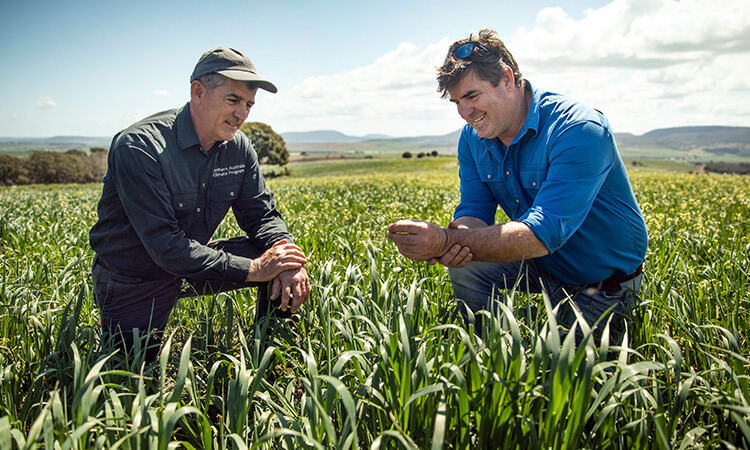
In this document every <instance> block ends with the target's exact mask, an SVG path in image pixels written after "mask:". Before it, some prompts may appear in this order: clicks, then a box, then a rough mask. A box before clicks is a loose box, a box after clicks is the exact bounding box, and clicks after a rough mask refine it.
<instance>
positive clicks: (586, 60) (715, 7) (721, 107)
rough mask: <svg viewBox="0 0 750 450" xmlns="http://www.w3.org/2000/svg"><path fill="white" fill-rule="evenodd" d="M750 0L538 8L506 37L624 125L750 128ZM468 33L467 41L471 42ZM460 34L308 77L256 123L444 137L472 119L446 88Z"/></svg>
mask: <svg viewBox="0 0 750 450" xmlns="http://www.w3.org/2000/svg"><path fill="white" fill-rule="evenodd" d="M746 2H747V0H713V1H705V0H681V1H675V0H614V1H612V2H611V3H610V4H608V5H606V6H604V7H601V8H599V9H589V10H587V11H586V12H585V14H584V17H583V18H582V19H580V20H575V19H573V18H571V17H570V16H569V15H568V14H567V13H566V11H565V10H564V9H563V8H559V7H557V8H547V9H543V10H541V11H540V12H539V13H538V14H537V18H536V23H535V25H534V27H533V28H532V29H527V28H521V29H519V30H518V31H517V32H516V33H515V34H513V35H512V37H511V38H510V39H508V40H507V42H506V44H507V45H508V48H509V49H510V50H511V52H512V53H513V55H514V56H515V58H516V60H517V61H518V62H519V65H520V68H521V72H522V73H523V74H524V76H525V77H527V78H528V79H529V80H530V81H531V82H532V83H534V84H535V85H537V86H539V87H542V88H546V89H550V90H553V91H556V92H561V93H564V94H568V95H570V96H572V97H575V98H578V99H580V100H583V101H585V102H587V103H589V104H591V105H592V106H594V107H596V108H598V109H600V110H602V111H603V112H604V113H605V114H606V115H607V116H608V118H609V119H610V122H611V123H612V125H613V127H614V129H615V131H616V132H626V131H627V132H634V133H643V132H646V131H649V130H652V129H654V128H661V127H671V126H686V125H743V126H748V125H750V112H748V108H747V104H748V100H750V77H748V76H747V73H749V72H750V50H748V49H750V8H748V7H747V5H746ZM461 37H462V36H459V37H457V38H461ZM451 42H452V39H447V38H445V39H443V40H441V41H440V42H437V43H435V44H433V45H430V46H428V47H426V48H422V49H420V48H417V47H416V46H414V45H413V44H410V43H402V44H401V45H399V46H398V47H397V48H396V49H395V50H393V51H392V52H390V53H387V54H385V55H383V56H381V57H380V58H378V59H376V60H375V61H374V62H373V63H372V64H370V65H367V66H364V67H360V68H357V69H354V70H350V71H347V72H341V73H336V74H331V75H325V76H320V77H314V78H308V79H306V80H304V81H303V82H301V83H300V84H299V85H297V86H295V87H293V88H291V89H287V90H284V91H282V92H279V94H277V95H276V96H273V97H271V98H265V99H263V100H261V102H259V103H258V105H257V106H256V107H255V108H254V110H253V113H252V114H251V118H250V120H260V121H264V122H267V123H269V124H271V125H272V126H273V127H274V128H276V129H277V130H279V131H282V132H283V131H299V130H313V129H336V130H339V131H342V132H344V133H347V134H354V135H364V134H368V133H385V134H391V135H394V136H400V135H419V134H444V133H448V132H451V131H454V130H456V129H458V128H459V127H461V126H462V125H463V122H462V121H461V119H460V118H459V117H458V115H457V114H456V111H455V108H454V107H452V106H451V105H450V104H448V103H447V102H446V101H445V100H442V99H441V98H440V96H439V94H438V93H437V92H436V82H435V68H436V67H437V66H439V65H440V64H441V63H442V59H443V57H444V56H445V52H446V50H447V48H448V46H449V45H450V43H451Z"/></svg>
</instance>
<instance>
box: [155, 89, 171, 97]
mask: <svg viewBox="0 0 750 450" xmlns="http://www.w3.org/2000/svg"><path fill="white" fill-rule="evenodd" d="M154 96H155V97H169V91H168V90H166V89H159V90H158V91H154Z"/></svg>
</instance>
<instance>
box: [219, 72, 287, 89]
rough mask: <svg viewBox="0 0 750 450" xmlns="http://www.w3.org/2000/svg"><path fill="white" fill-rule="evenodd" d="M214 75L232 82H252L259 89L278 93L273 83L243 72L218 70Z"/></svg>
mask: <svg viewBox="0 0 750 450" xmlns="http://www.w3.org/2000/svg"><path fill="white" fill-rule="evenodd" d="M216 73H218V74H221V75H224V76H225V77H227V78H231V79H233V80H237V81H252V82H253V83H256V84H257V85H258V87H259V88H261V89H263V90H266V91H268V92H272V93H274V94H275V93H276V92H278V89H276V86H274V84H273V83H271V82H270V81H268V80H264V79H263V78H261V77H259V76H258V75H256V74H254V73H252V72H247V71H245V70H231V69H229V70H219V71H217V72H216Z"/></svg>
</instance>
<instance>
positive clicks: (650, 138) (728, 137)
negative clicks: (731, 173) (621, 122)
mask: <svg viewBox="0 0 750 450" xmlns="http://www.w3.org/2000/svg"><path fill="white" fill-rule="evenodd" d="M615 140H616V141H617V145H618V146H619V147H622V148H625V147H635V148H649V147H661V148H668V149H673V150H681V151H696V150H701V151H704V152H708V153H712V154H715V155H723V154H732V155H737V156H744V157H750V127H720V126H703V127H676V128H660V129H657V130H653V131H649V132H648V133H645V134H643V135H641V136H636V135H633V134H629V133H616V134H615Z"/></svg>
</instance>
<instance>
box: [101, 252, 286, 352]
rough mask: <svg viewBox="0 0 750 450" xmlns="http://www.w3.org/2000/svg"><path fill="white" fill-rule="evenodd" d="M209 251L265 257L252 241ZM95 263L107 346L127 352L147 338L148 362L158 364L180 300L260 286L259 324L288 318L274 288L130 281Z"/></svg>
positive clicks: (191, 281) (174, 279)
mask: <svg viewBox="0 0 750 450" xmlns="http://www.w3.org/2000/svg"><path fill="white" fill-rule="evenodd" d="M208 246H209V247H212V248H215V249H217V250H223V251H225V252H227V253H231V254H234V255H238V256H244V257H247V258H253V259H254V258H257V257H259V256H260V255H261V254H262V253H263V252H262V250H258V249H257V248H256V247H255V246H253V244H252V241H251V240H250V239H248V238H247V237H234V238H229V239H217V240H215V241H211V242H209V243H208ZM97 258H98V257H95V258H94V265H93V267H92V270H91V274H92V278H93V284H94V298H95V299H96V304H97V306H98V307H99V312H100V318H101V326H102V341H103V342H106V341H108V340H111V339H114V340H115V341H116V343H117V344H118V345H119V344H122V345H124V346H125V347H126V348H127V349H131V348H133V345H134V337H135V336H136V334H137V335H138V336H140V337H143V336H147V335H148V338H147V339H145V340H144V341H143V342H142V344H143V345H146V346H147V348H148V350H147V352H146V359H147V360H148V361H154V360H156V357H157V355H158V351H159V344H160V342H161V337H162V334H163V331H164V329H165V328H166V326H167V322H168V321H169V315H170V313H171V312H172V309H173V308H174V306H175V305H176V304H177V301H178V300H179V299H180V298H185V297H195V296H202V295H215V294H218V293H220V292H227V291H231V290H234V289H246V288H252V287H257V288H258V297H257V302H256V321H257V320H259V319H260V318H262V317H265V316H266V315H267V314H271V313H274V314H275V315H277V316H279V317H284V316H286V317H288V315H289V314H290V313H289V310H287V312H286V314H285V313H284V312H282V311H280V310H279V311H275V307H274V304H273V302H272V301H270V299H269V289H268V288H269V283H268V282H263V283H250V282H246V283H235V282H231V281H221V280H217V281H205V280H195V279H189V278H188V279H186V278H179V277H176V276H175V277H170V278H163V279H156V280H149V279H144V278H141V277H135V276H129V275H127V274H124V273H122V272H120V271H118V273H114V272H112V271H110V270H107V269H105V268H104V267H102V264H101V263H99V262H98V260H97Z"/></svg>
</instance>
